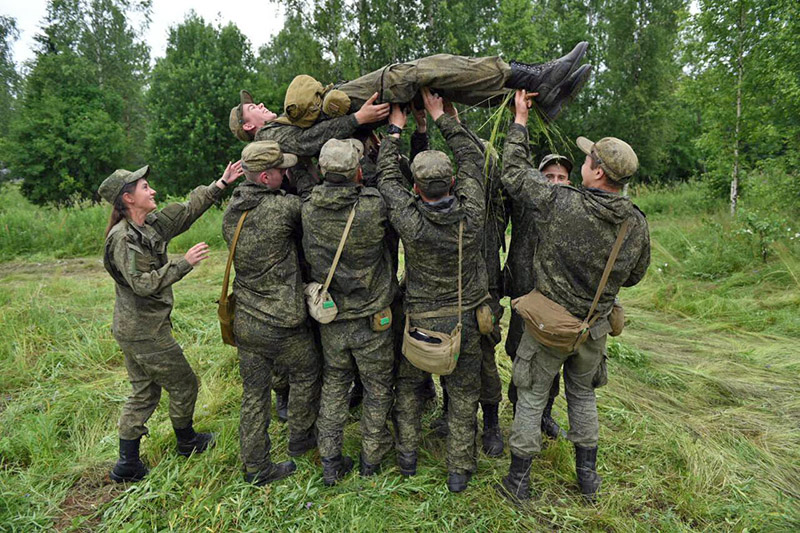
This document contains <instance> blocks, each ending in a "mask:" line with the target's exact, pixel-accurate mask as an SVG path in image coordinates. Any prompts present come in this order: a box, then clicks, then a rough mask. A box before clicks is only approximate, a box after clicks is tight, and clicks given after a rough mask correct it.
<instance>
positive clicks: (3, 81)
mask: <svg viewBox="0 0 800 533" xmlns="http://www.w3.org/2000/svg"><path fill="white" fill-rule="evenodd" d="M18 38H19V31H18V30H17V21H16V19H14V18H12V17H6V16H0V137H2V136H5V135H6V132H7V131H8V125H9V123H10V122H11V116H12V115H13V113H14V97H15V95H16V92H17V89H18V86H19V74H18V73H17V69H16V67H15V66H14V60H13V59H12V57H11V45H12V44H13V43H14V41H16V40H17V39H18Z"/></svg>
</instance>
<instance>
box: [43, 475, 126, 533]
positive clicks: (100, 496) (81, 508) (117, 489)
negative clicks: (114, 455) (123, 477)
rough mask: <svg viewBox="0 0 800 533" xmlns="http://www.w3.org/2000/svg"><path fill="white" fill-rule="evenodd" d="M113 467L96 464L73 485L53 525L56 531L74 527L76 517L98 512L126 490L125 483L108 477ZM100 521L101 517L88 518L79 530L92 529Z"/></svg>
mask: <svg viewBox="0 0 800 533" xmlns="http://www.w3.org/2000/svg"><path fill="white" fill-rule="evenodd" d="M111 467H112V465H111V464H100V465H96V466H94V467H92V468H90V469H89V470H87V471H86V472H84V474H83V475H82V476H81V477H80V479H78V480H77V481H76V482H75V484H74V485H72V487H71V488H70V489H69V492H67V497H66V498H64V501H63V502H62V503H61V516H60V517H58V519H57V520H56V521H55V524H54V525H53V527H54V528H55V529H56V531H65V530H70V529H72V528H73V527H74V526H73V520H74V519H75V518H79V517H82V516H92V515H94V514H96V513H97V511H98V510H99V509H100V508H101V507H102V506H103V505H105V504H107V503H108V502H110V501H111V500H113V499H114V498H116V497H117V496H119V495H120V494H122V493H123V492H124V491H125V488H126V486H125V484H124V483H115V482H113V481H111V478H109V477H108V472H109V470H110V469H111ZM99 523H100V518H99V517H98V518H92V519H89V520H86V521H84V522H83V523H82V524H81V525H80V527H79V531H92V530H94V529H95V527H96V526H97V525H98V524H99Z"/></svg>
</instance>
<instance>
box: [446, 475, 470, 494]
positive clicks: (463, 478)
mask: <svg viewBox="0 0 800 533" xmlns="http://www.w3.org/2000/svg"><path fill="white" fill-rule="evenodd" d="M470 479H472V472H467V473H465V474H458V473H456V472H448V474H447V490H449V491H450V492H463V491H464V490H466V488H467V484H468V483H469V480H470Z"/></svg>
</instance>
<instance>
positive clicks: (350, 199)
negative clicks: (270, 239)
mask: <svg viewBox="0 0 800 533" xmlns="http://www.w3.org/2000/svg"><path fill="white" fill-rule="evenodd" d="M356 202H358V204H357V206H356V211H355V217H354V218H353V225H352V227H351V228H350V233H349V234H348V236H347V241H346V242H345V245H344V249H343V250H342V255H341V257H340V259H339V264H338V266H337V267H336V271H335V273H334V275H333V280H332V281H331V285H330V287H329V289H328V290H329V292H330V294H331V297H332V298H333V301H334V302H336V307H337V308H338V310H339V313H338V315H337V317H336V320H347V319H353V318H361V317H365V316H369V315H372V314H374V313H377V312H378V311H380V310H381V309H385V308H387V307H389V304H391V303H392V299H393V298H394V295H395V292H396V291H397V277H396V275H395V271H394V270H392V265H393V262H392V258H391V252H390V241H389V240H388V239H387V238H386V236H387V231H388V230H389V220H388V218H387V209H386V205H385V204H384V202H383V198H382V197H381V195H380V193H379V192H378V191H377V190H376V189H374V188H371V187H363V186H361V185H358V184H355V183H346V184H334V183H328V182H324V183H322V184H321V185H318V186H316V187H314V189H313V190H312V192H311V194H310V195H309V196H308V197H307V199H306V200H305V201H304V203H303V250H304V251H305V256H306V261H307V262H308V264H309V266H310V267H311V279H313V280H314V281H316V282H319V283H325V279H326V278H327V277H328V271H329V270H330V268H331V264H332V263H333V257H334V255H335V254H336V250H337V248H338V247H339V241H340V240H341V238H342V233H343V232H344V228H345V225H346V224H347V218H348V217H349V216H350V211H351V209H352V208H353V204H355V203H356Z"/></svg>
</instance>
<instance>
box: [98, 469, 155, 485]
mask: <svg viewBox="0 0 800 533" xmlns="http://www.w3.org/2000/svg"><path fill="white" fill-rule="evenodd" d="M149 473H150V471H149V470H148V471H147V472H145V473H144V474H142V475H141V476H133V477H126V476H119V475H117V474H115V473H114V472H113V471H112V472H109V473H108V477H110V478H111V480H112V481H114V482H115V483H136V482H137V481H141V480H143V479H144V478H146V477H147V474H149Z"/></svg>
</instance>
